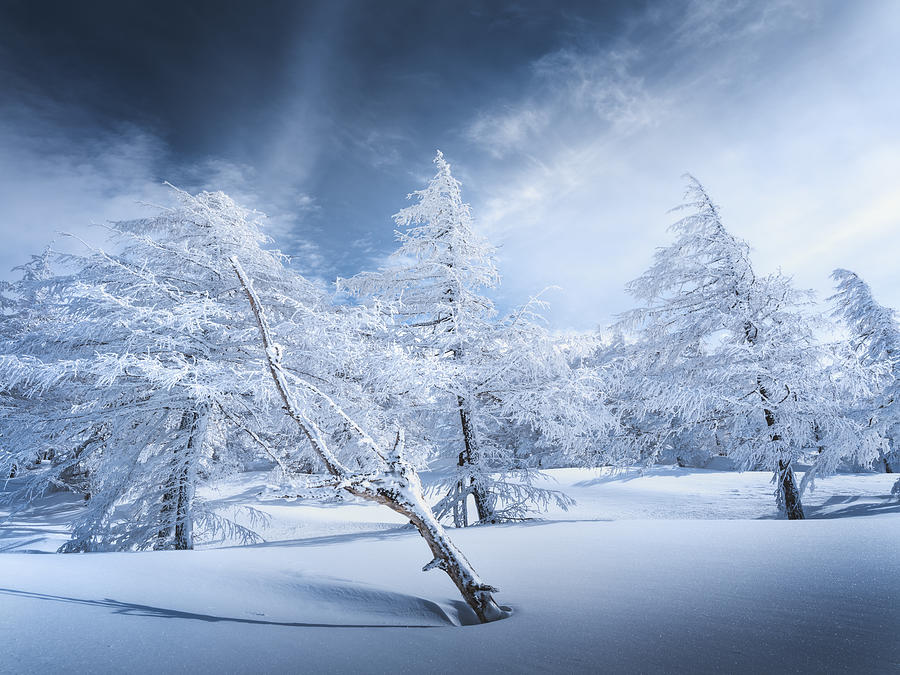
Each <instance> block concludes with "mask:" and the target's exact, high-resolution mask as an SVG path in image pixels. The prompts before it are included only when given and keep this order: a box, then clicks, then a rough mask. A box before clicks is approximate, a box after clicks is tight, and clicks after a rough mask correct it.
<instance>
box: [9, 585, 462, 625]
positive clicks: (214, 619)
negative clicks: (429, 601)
mask: <svg viewBox="0 0 900 675" xmlns="http://www.w3.org/2000/svg"><path fill="white" fill-rule="evenodd" d="M0 594H3V595H11V596H14V597H19V598H29V599H32V600H43V601H47V602H64V603H71V604H75V605H87V606H90V607H105V608H107V609H111V610H113V613H114V614H121V615H123V616H143V617H153V618H157V619H189V620H193V621H205V622H207V623H220V622H225V623H241V624H251V625H254V624H255V625H260V626H285V627H288V628H446V627H447V626H446V625H415V624H410V625H401V624H346V623H304V622H293V621H269V620H266V619H243V618H238V617H228V616H216V615H214V614H199V613H196V612H185V611H182V610H178V609H167V608H164V607H153V606H151V605H141V604H138V603H135V602H123V601H121V600H114V599H112V598H104V599H103V600H88V599H85V598H71V597H67V596H64V595H49V594H47V593H35V592H32V591H19V590H15V589H12V588H0ZM469 611H471V610H469Z"/></svg>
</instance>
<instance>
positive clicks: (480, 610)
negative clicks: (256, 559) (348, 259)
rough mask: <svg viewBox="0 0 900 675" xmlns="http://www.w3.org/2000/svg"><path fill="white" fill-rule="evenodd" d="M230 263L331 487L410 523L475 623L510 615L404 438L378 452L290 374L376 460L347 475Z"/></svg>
mask: <svg viewBox="0 0 900 675" xmlns="http://www.w3.org/2000/svg"><path fill="white" fill-rule="evenodd" d="M231 264H232V266H233V267H234V271H235V273H236V274H237V276H238V279H239V281H240V284H241V287H242V288H243V289H244V292H245V293H246V295H247V299H248V301H249V302H250V307H251V309H252V311H253V314H254V316H255V317H256V323H257V326H258V328H259V333H260V338H261V340H262V345H263V348H264V350H265V354H266V361H267V364H268V367H269V373H270V374H271V376H272V380H273V381H274V382H275V388H276V389H277V390H278V394H279V396H280V397H281V400H282V402H283V403H284V407H285V410H286V411H287V414H288V415H289V416H290V417H291V418H292V419H293V420H294V421H295V422H296V423H297V425H298V426H299V427H300V429H301V431H302V432H303V435H304V436H305V437H306V438H307V440H309V443H310V445H311V446H312V448H313V451H314V452H315V453H316V455H317V456H318V457H319V459H320V460H321V461H322V464H323V465H324V466H325V468H326V470H327V471H328V473H329V474H331V476H332V477H333V479H334V482H333V485H334V487H335V488H336V489H338V490H345V491H346V492H349V493H350V494H352V495H354V496H356V497H360V498H361V499H366V500H369V501H374V502H378V503H379V504H384V505H385V506H387V507H389V508H390V509H392V510H394V511H396V512H397V513H399V514H401V515H402V516H403V517H405V518H408V519H409V521H410V522H411V523H412V524H413V525H414V526H415V527H416V529H417V530H418V531H419V534H420V535H421V536H422V537H423V538H424V539H425V541H426V542H427V543H428V547H429V548H430V549H431V554H432V560H431V562H430V563H428V564H427V565H425V567H424V568H423V570H425V571H427V570H430V569H434V568H440V569H442V570H444V572H446V573H447V575H448V576H449V577H450V579H451V580H452V581H453V583H454V584H455V585H456V587H457V589H459V592H460V594H461V595H462V596H463V599H464V600H465V601H466V603H467V604H468V605H469V607H471V608H472V610H473V611H474V612H475V614H476V615H477V616H478V619H479V621H481V622H482V623H487V622H489V621H496V620H497V619H502V618H504V617H506V616H508V615H509V613H510V610H509V608H506V607H501V606H500V605H498V604H497V603H496V601H495V600H494V598H493V595H492V594H493V593H495V592H497V589H496V588H494V587H493V586H489V585H488V584H486V583H485V582H484V581H483V580H482V579H481V577H479V576H478V573H477V572H476V571H475V569H474V568H473V567H472V565H471V564H470V563H469V561H468V560H466V558H465V556H464V555H463V554H462V552H461V551H460V550H459V549H458V548H456V546H455V545H454V544H453V542H452V541H450V538H449V537H448V536H447V533H446V532H445V530H444V528H443V526H442V525H441V524H440V523H439V522H438V520H437V519H436V518H435V517H434V514H433V513H432V511H431V508H430V507H429V506H428V503H427V502H426V500H425V496H424V491H423V489H422V482H421V480H420V479H419V474H418V472H417V471H416V469H415V467H414V466H413V465H412V464H410V463H409V462H407V461H406V460H405V459H404V458H403V434H402V432H400V431H398V432H397V438H396V441H395V443H394V447H393V448H392V449H391V450H390V451H385V450H384V449H382V448H380V447H379V446H378V444H377V443H376V442H375V440H374V439H373V438H372V437H371V436H369V434H367V433H366V432H365V431H363V429H362V428H361V427H360V426H359V425H358V424H357V423H356V422H355V421H354V420H352V419H351V418H350V417H349V416H348V415H347V414H346V413H345V412H344V411H343V410H342V409H341V408H340V407H339V406H338V405H337V404H336V403H335V402H334V401H333V400H332V399H331V398H330V397H329V396H328V395H327V394H325V393H324V392H322V391H320V390H319V389H318V388H316V387H315V386H313V385H312V384H310V383H309V382H306V381H305V380H303V379H301V378H299V377H297V376H296V375H292V376H291V378H292V379H293V380H294V381H295V382H296V383H297V384H299V385H300V386H302V387H304V388H306V389H308V390H310V391H312V392H313V393H315V394H316V395H317V396H319V397H320V398H321V399H322V400H323V401H324V402H325V403H327V404H328V405H329V406H331V407H332V408H333V409H334V411H335V413H337V414H338V415H339V416H340V417H342V418H343V419H344V421H345V422H347V423H348V425H349V426H350V428H351V429H353V430H354V431H355V432H356V433H357V434H358V435H359V436H360V439H361V441H362V442H363V443H364V444H365V445H367V446H368V447H369V449H370V451H371V452H372V453H373V454H374V455H375V456H376V457H377V458H378V459H379V460H380V461H379V463H380V464H381V467H380V468H379V470H378V471H376V472H374V473H371V474H358V473H354V472H352V471H350V470H349V469H348V468H347V467H345V466H344V465H343V464H342V463H341V462H340V460H339V459H338V458H337V457H336V456H335V455H334V454H333V453H332V452H331V450H330V449H329V448H328V445H327V443H326V441H325V438H324V436H323V434H322V432H321V430H320V429H319V427H318V425H317V424H316V423H315V422H314V421H313V420H312V419H311V418H309V416H307V415H306V414H305V413H304V412H303V411H302V410H301V409H300V408H299V406H298V405H297V404H296V402H295V400H294V397H293V396H292V394H291V391H292V390H291V388H290V387H289V386H288V375H287V373H286V372H285V370H284V368H283V367H282V364H281V361H282V349H281V346H280V345H278V344H276V343H275V342H274V341H273V340H272V336H271V333H270V331H269V326H268V322H267V320H266V316H265V312H264V310H263V308H262V305H261V304H260V301H259V296H258V295H257V294H256V291H255V290H254V288H253V284H252V281H251V280H250V279H249V278H248V277H247V274H246V273H245V272H244V270H243V268H242V267H241V264H240V262H239V261H238V259H237V257H232V258H231Z"/></svg>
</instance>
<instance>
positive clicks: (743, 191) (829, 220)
mask: <svg viewBox="0 0 900 675" xmlns="http://www.w3.org/2000/svg"><path fill="white" fill-rule="evenodd" d="M722 5H723V6H719V5H714V6H712V7H710V6H709V4H708V3H690V4H689V5H688V6H687V11H685V12H681V13H679V12H675V11H668V12H661V11H660V10H659V9H656V10H653V11H650V12H647V13H645V14H644V15H642V16H641V17H640V19H636V20H635V21H634V22H633V23H632V24H631V26H630V30H629V31H628V32H627V34H626V35H625V36H624V37H622V38H620V39H617V40H615V41H614V42H613V43H611V44H607V45H603V46H600V47H597V46H595V47H590V48H585V47H582V48H575V47H570V48H566V49H563V50H558V51H554V52H553V53H550V54H548V55H545V56H544V57H542V58H540V59H537V60H536V62H535V64H534V68H533V74H532V76H531V80H530V82H527V83H525V85H523V90H524V91H526V92H527V93H526V94H525V95H523V96H522V98H521V99H520V100H518V101H503V102H502V103H501V104H500V105H498V106H497V107H496V108H494V109H488V110H481V111H479V113H478V114H477V115H476V116H475V117H474V118H473V121H472V123H471V126H470V127H469V128H468V133H467V135H466V139H467V140H468V141H469V143H470V146H469V147H470V149H471V151H473V152H474V153H475V154H474V155H472V158H473V162H472V164H473V166H470V167H469V169H468V171H467V176H466V177H467V178H468V179H469V184H468V185H467V188H468V194H469V196H470V199H471V201H472V202H473V206H474V207H475V209H476V215H477V216H478V218H479V221H480V222H481V224H482V227H483V228H484V229H485V231H486V233H487V234H488V235H489V236H491V237H493V238H494V239H495V240H496V241H498V243H500V244H501V249H500V250H501V252H502V258H503V260H502V263H503V268H502V270H501V271H502V272H503V273H504V287H505V290H504V293H505V294H506V295H507V296H508V297H509V298H511V299H514V298H516V297H520V296H523V295H524V294H526V293H527V292H528V291H529V290H533V289H535V288H540V287H542V286H544V285H547V284H554V283H556V284H559V285H561V286H563V287H564V292H563V293H560V294H557V296H556V297H555V298H553V303H554V313H553V317H552V318H553V321H554V322H555V323H557V324H559V325H568V326H574V327H577V328H589V327H591V326H592V325H594V324H596V323H598V322H605V321H607V320H609V318H610V317H611V316H612V315H613V314H614V313H616V312H618V311H621V310H623V309H625V308H626V307H627V306H628V305H629V303H630V299H629V298H627V296H626V295H625V294H624V292H623V290H622V288H623V285H624V283H625V282H626V281H627V280H628V279H630V278H632V277H634V276H636V275H637V274H638V273H639V272H640V271H641V270H642V269H643V267H645V266H646V265H647V263H648V262H649V260H650V256H651V255H652V252H653V249H654V248H655V247H656V246H658V245H661V244H663V243H665V241H666V240H667V236H668V235H667V234H666V232H665V229H666V226H667V225H668V223H669V222H670V221H671V216H669V215H666V211H667V209H668V208H669V207H671V206H673V205H674V204H676V203H677V202H678V200H679V198H680V194H681V184H680V179H679V176H680V175H681V174H682V173H683V172H684V171H691V172H692V173H695V174H696V175H697V176H698V177H700V178H701V180H703V181H705V182H706V183H707V185H708V187H709V189H710V190H711V192H712V194H713V196H714V197H715V198H716V199H717V200H718V201H719V202H720V203H721V204H722V205H723V212H724V214H725V217H726V218H727V220H728V224H729V225H730V227H731V228H732V229H733V230H734V231H735V232H736V233H737V234H738V235H740V236H742V237H744V238H746V239H748V240H749V241H750V242H751V243H752V244H753V245H754V246H755V248H756V252H755V254H754V255H755V259H756V261H757V264H758V266H759V267H760V268H761V269H762V270H773V269H775V268H777V267H779V266H781V267H784V268H785V271H787V272H789V273H792V274H794V275H795V276H796V278H797V281H798V283H800V284H803V285H805V286H812V287H814V288H816V289H818V290H819V291H821V292H822V294H823V295H824V294H827V293H828V291H829V283H830V282H829V280H828V273H829V272H830V270H831V269H832V267H835V266H838V265H842V266H849V267H856V268H857V269H858V271H859V272H860V273H861V274H863V275H865V276H867V277H869V278H871V279H872V280H873V283H874V285H875V287H876V291H878V292H880V294H881V297H882V298H883V299H884V301H885V302H888V303H893V304H894V305H900V289H897V288H896V284H890V283H888V278H889V275H890V274H891V272H890V271H889V270H890V269H891V266H888V265H885V264H884V262H885V261H884V254H883V251H884V250H885V246H887V247H888V248H889V249H891V250H897V249H900V212H898V211H897V210H896V200H895V199H893V198H892V195H894V194H896V179H897V176H898V175H900V173H898V168H900V167H898V166H897V164H896V161H894V160H893V159H892V158H894V157H896V156H900V154H898V150H900V130H898V128H897V126H896V124H895V123H894V122H891V120H892V119H897V118H900V94H898V92H897V90H896V87H893V86H892V84H891V83H894V82H896V80H897V78H898V76H900V73H898V72H897V63H896V59H895V58H892V54H894V53H895V47H894V46H893V45H896V44H897V43H898V41H900V21H898V19H900V11H898V10H897V9H896V6H895V5H894V6H892V5H890V4H883V5H866V6H857V5H854V6H852V7H851V6H845V5H841V4H839V3H834V4H831V5H828V6H826V7H824V8H820V9H816V10H810V9H808V8H806V7H805V3H802V4H795V3H788V2H774V3H755V2H754V3H722ZM519 119H524V120H539V121H540V126H539V127H537V126H534V125H532V126H528V125H525V124H521V123H520V124H514V123H512V122H509V124H510V128H511V129H512V130H513V131H514V133H508V134H505V135H504V134H494V135H491V134H487V133H482V134H477V133H473V132H472V130H473V129H478V130H487V129H492V128H500V129H502V128H503V125H504V123H505V122H506V121H507V120H510V121H515V120H519ZM479 151H480V152H483V153H484V156H483V158H482V159H479V158H478V154H477V153H478V152H479ZM875 205H877V206H875Z"/></svg>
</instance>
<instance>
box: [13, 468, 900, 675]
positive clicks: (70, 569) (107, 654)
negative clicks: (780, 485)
mask: <svg viewBox="0 0 900 675" xmlns="http://www.w3.org/2000/svg"><path fill="white" fill-rule="evenodd" d="M548 476H549V478H548V485H547V486H548V487H555V488H556V489H560V490H563V491H564V492H566V493H568V494H569V495H570V496H572V497H574V498H575V499H576V500H577V504H576V505H575V506H574V507H573V508H571V509H570V510H569V511H568V512H563V511H559V510H554V511H551V512H550V513H547V514H544V515H543V517H542V518H541V519H536V520H533V521H529V522H523V523H517V524H508V525H494V526H487V527H472V528H468V529H465V530H451V534H452V536H453V538H454V540H455V541H456V542H457V543H458V544H459V546H460V547H461V548H462V550H463V551H464V552H465V553H466V555H467V556H468V557H469V559H470V560H471V561H472V563H473V564H474V565H475V566H476V568H477V569H478V570H479V572H481V574H482V576H484V577H485V578H486V579H487V581H488V582H490V583H492V584H494V585H496V586H498V587H499V588H500V589H501V592H500V593H499V594H498V600H500V601H501V602H503V603H504V604H507V605H510V606H511V607H513V609H514V614H513V616H512V617H511V618H509V619H507V620H504V621H500V622H497V623H493V624H489V625H483V626H482V625H470V624H471V623H472V618H473V617H472V616H471V615H470V610H468V608H466V607H465V606H463V605H462V603H461V601H459V599H458V594H457V592H456V589H455V588H454V587H453V586H452V585H451V583H450V581H449V580H448V578H447V577H446V575H444V574H442V573H440V572H428V573H423V572H422V571H421V567H422V565H423V564H424V563H426V562H428V560H429V559H430V556H429V553H428V550H427V547H426V545H425V544H424V542H423V541H422V540H421V539H420V538H419V536H418V535H417V534H416V533H415V531H413V530H412V529H409V528H407V527H405V526H404V523H403V522H402V520H401V519H400V518H399V517H398V516H396V515H395V514H394V513H393V512H392V511H390V510H388V509H386V508H384V507H380V506H377V505H369V504H363V503H356V502H327V503H322V502H310V501H286V500H276V501H261V500H260V494H261V493H263V492H264V491H265V484H266V476H265V474H263V473H256V474H246V475H244V476H243V477H241V478H240V479H239V480H233V481H230V482H229V483H227V484H223V485H221V486H220V487H219V489H217V490H214V491H209V492H207V493H206V494H205V496H206V497H207V498H208V499H213V500H216V501H217V502H218V503H219V505H220V507H221V509H222V510H223V512H228V511H231V510H233V509H234V508H235V507H238V506H239V505H242V504H249V505H252V506H254V507H256V508H258V509H260V510H261V511H263V512H265V513H266V514H267V515H268V516H269V519H268V522H267V523H266V524H265V525H264V526H263V527H261V528H260V533H261V534H262V536H263V537H264V538H265V539H266V543H263V544H258V545H253V546H231V545H229V542H213V541H207V542H205V543H203V544H202V545H200V546H199V547H198V548H199V550H196V551H192V552H148V553H107V554H99V553H98V554H81V555H42V553H47V552H50V551H53V550H55V549H56V548H57V547H58V546H59V544H61V543H62V542H63V541H65V539H66V534H65V528H64V525H63V523H64V522H65V520H66V518H67V512H68V511H70V510H71V509H73V508H77V502H73V501H72V500H71V499H70V498H69V497H67V496H66V495H53V496H51V497H49V498H48V499H46V500H45V501H44V502H43V503H42V504H41V506H40V507H39V508H37V509H35V510H34V511H32V512H28V513H25V514H20V515H18V516H16V517H15V518H14V520H13V522H12V523H11V524H6V525H4V526H2V527H0V551H2V552H3V553H4V554H5V555H0V672H4V673H5V672H10V673H22V672H26V673H27V672H60V671H65V672H88V671H90V672H99V673H106V672H161V671H168V672H193V673H198V672H335V673H338V672H341V673H353V672H409V673H427V672H439V673H451V672H457V673H458V672H513V673H520V672H526V673H527V672H559V673H568V672H658V671H668V672H810V673H813V672H816V673H818V672H848V673H869V672H871V673H884V672H893V671H897V670H898V669H900V608H898V600H900V563H898V551H900V502H897V501H896V500H892V499H891V498H890V496H889V495H890V488H891V485H892V484H893V482H894V480H895V478H896V477H895V476H892V475H884V474H847V475H840V476H836V477H832V478H828V479H824V480H820V481H818V482H817V485H816V489H815V491H814V492H810V493H807V494H806V495H805V499H804V502H805V506H806V509H807V515H808V517H809V518H808V520H806V521H790V522H789V521H786V520H780V519H778V518H777V513H776V512H775V508H774V499H773V496H772V491H773V487H772V485H771V484H770V483H769V477H770V476H769V474H766V473H757V472H746V473H736V472H731V471H710V470H697V469H677V468H668V467H660V468H656V469H653V470H650V471H646V472H643V473H641V472H638V471H631V472H626V473H616V474H613V473H610V472H609V471H601V470H596V471H595V470H587V469H559V470H553V471H549V472H548ZM238 514H239V516H240V517H242V516H241V514H240V512H238Z"/></svg>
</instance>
